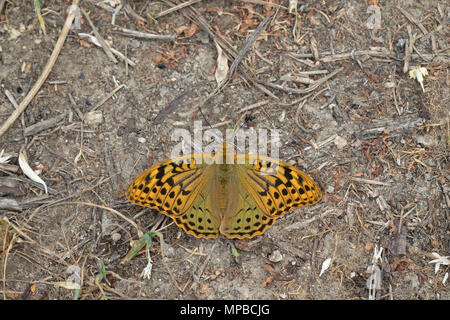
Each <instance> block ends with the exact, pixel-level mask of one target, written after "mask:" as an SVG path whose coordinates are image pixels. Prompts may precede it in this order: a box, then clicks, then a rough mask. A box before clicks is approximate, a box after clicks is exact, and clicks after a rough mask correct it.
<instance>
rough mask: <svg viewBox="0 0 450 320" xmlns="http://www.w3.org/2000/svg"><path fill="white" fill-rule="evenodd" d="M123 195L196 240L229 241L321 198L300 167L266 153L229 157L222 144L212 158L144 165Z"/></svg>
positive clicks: (256, 231)
mask: <svg viewBox="0 0 450 320" xmlns="http://www.w3.org/2000/svg"><path fill="white" fill-rule="evenodd" d="M230 159H231V161H230ZM215 160H216V161H215ZM218 160H220V161H218ZM227 160H228V161H227ZM230 162H231V163H230ZM126 195H127V198H128V200H130V201H131V202H133V203H135V204H138V205H141V206H147V207H150V208H153V209H155V210H157V211H159V212H161V213H163V214H165V215H167V216H169V217H170V218H172V219H173V221H174V222H175V223H176V224H177V225H178V226H179V227H181V228H182V229H183V230H184V231H186V232H187V233H188V234H191V235H193V236H195V237H197V238H217V237H218V235H219V234H220V233H221V234H223V235H225V236H226V237H228V238H231V239H234V238H238V239H243V238H252V237H254V236H256V235H260V234H262V233H264V232H265V231H266V230H267V229H268V228H270V227H271V226H272V225H273V223H274V222H275V220H276V219H278V218H279V217H281V216H283V215H284V214H285V213H287V212H289V211H291V210H292V209H294V208H297V207H301V206H308V205H313V204H315V203H317V202H319V201H320V199H321V197H322V195H321V192H320V189H319V187H318V186H317V185H316V183H315V182H314V181H312V180H311V178H309V177H308V176H307V175H306V174H305V173H303V172H302V171H300V170H299V169H297V168H295V167H293V166H291V165H289V164H287V163H285V162H282V161H278V160H276V159H272V158H269V157H263V156H257V155H249V154H246V155H244V154H242V155H231V156H230V154H229V151H228V150H227V149H226V146H225V145H224V147H223V149H222V150H219V152H218V154H217V155H216V156H214V155H212V154H191V155H186V156H182V157H178V158H175V159H173V160H167V161H164V162H161V163H159V164H157V165H155V166H153V167H151V168H149V169H147V170H146V171H144V172H143V173H142V174H141V175H139V176H138V177H137V178H136V179H135V180H134V181H133V182H132V183H131V184H130V186H129V188H128V190H127V193H126Z"/></svg>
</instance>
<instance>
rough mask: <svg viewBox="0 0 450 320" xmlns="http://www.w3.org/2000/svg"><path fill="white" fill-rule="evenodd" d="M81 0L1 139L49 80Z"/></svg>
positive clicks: (4, 129) (73, 8)
mask: <svg viewBox="0 0 450 320" xmlns="http://www.w3.org/2000/svg"><path fill="white" fill-rule="evenodd" d="M78 3H79V0H73V1H72V6H71V7H70V10H69V13H68V14H67V18H66V21H65V23H64V26H63V28H62V30H61V33H60V35H59V38H58V41H57V42H56V45H55V48H54V49H53V52H52V54H51V55H50V58H49V60H48V62H47V64H46V65H45V68H44V70H43V71H42V74H41V76H40V77H39V79H38V80H37V81H36V83H35V84H34V86H33V87H32V88H31V90H30V91H29V92H28V94H27V95H26V97H25V98H24V99H23V100H22V102H21V103H20V105H19V107H18V108H17V109H16V110H14V112H13V113H12V114H11V115H10V116H9V118H8V119H7V120H6V121H5V123H3V125H2V127H1V128H0V137H1V136H2V135H3V134H4V133H5V132H6V130H8V129H9V127H10V126H11V125H12V124H13V123H14V122H15V121H16V120H17V118H18V117H19V116H20V114H21V113H22V112H23V111H24V110H25V109H26V107H27V106H28V104H29V103H30V102H31V100H33V98H34V96H35V95H36V93H37V92H38V91H39V89H40V88H41V86H42V84H43V83H44V82H45V80H46V79H47V77H48V75H49V74H50V71H51V70H52V68H53V65H54V64H55V62H56V59H57V58H58V55H59V52H60V51H61V48H62V46H63V44H64V41H65V40H66V37H67V34H68V33H69V29H70V26H71V25H72V21H73V19H74V18H75V12H76V10H77V8H78Z"/></svg>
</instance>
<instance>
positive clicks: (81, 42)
mask: <svg viewBox="0 0 450 320" xmlns="http://www.w3.org/2000/svg"><path fill="white" fill-rule="evenodd" d="M79 41H80V46H82V47H83V48H91V47H92V45H91V44H90V43H89V42H87V41H86V40H83V39H80V40H79Z"/></svg>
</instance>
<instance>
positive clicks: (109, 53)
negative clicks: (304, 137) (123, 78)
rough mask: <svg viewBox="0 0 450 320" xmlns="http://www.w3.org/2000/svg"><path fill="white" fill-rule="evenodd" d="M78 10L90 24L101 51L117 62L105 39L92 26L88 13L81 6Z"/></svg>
mask: <svg viewBox="0 0 450 320" xmlns="http://www.w3.org/2000/svg"><path fill="white" fill-rule="evenodd" d="M80 10H81V13H82V14H83V16H84V17H85V18H86V20H87V21H88V23H89V25H90V26H91V28H92V31H94V35H95V37H96V38H97V40H98V42H99V43H100V45H101V46H102V49H103V51H105V53H106V55H107V56H108V58H109V59H110V60H111V61H112V62H114V63H117V62H118V61H117V59H116V58H115V57H114V55H113V54H112V52H111V49H110V48H109V46H108V45H107V44H106V41H105V40H104V39H103V37H102V36H101V35H100V33H99V32H98V30H97V28H96V27H95V26H94V23H92V20H91V18H89V15H88V14H87V13H86V11H84V10H83V9H82V8H80Z"/></svg>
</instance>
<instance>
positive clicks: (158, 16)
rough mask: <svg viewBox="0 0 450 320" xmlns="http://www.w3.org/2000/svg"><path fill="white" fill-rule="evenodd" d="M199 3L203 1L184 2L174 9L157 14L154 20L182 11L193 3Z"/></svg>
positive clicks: (190, 0) (191, 0)
mask: <svg viewBox="0 0 450 320" xmlns="http://www.w3.org/2000/svg"><path fill="white" fill-rule="evenodd" d="M200 1H203V0H189V1H186V2H183V3H180V4H179V5H176V6H175V7H172V8H170V9H167V10H164V11H162V12H160V13H158V14H157V15H156V16H155V18H156V19H158V18H161V17H162V16H165V15H166V14H169V13H171V12H174V11H177V10H180V9H183V8H185V7H189V6H190V5H193V4H194V3H197V2H200Z"/></svg>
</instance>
